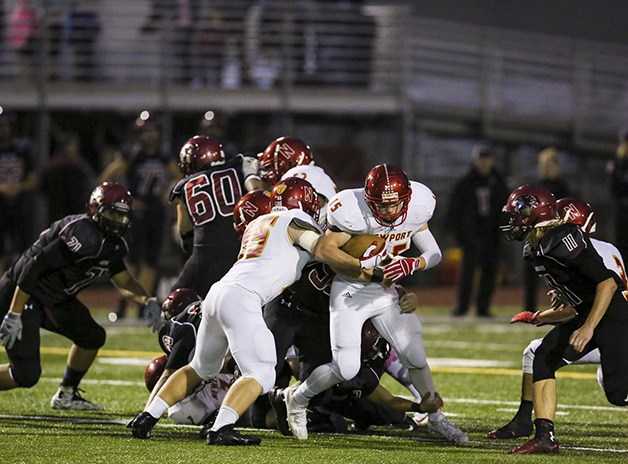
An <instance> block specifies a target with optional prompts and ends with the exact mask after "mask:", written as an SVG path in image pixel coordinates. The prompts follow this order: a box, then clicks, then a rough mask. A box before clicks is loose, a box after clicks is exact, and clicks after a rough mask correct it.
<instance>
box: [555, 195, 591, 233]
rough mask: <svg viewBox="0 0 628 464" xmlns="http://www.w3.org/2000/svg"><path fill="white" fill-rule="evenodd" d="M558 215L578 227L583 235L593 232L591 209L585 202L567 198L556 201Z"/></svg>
mask: <svg viewBox="0 0 628 464" xmlns="http://www.w3.org/2000/svg"><path fill="white" fill-rule="evenodd" d="M556 209H557V210H558V215H559V216H560V217H561V218H562V219H563V220H564V221H565V222H571V223H573V224H576V225H578V226H580V228H581V229H582V231H583V232H584V233H585V234H592V233H593V232H595V226H596V222H595V218H594V217H593V208H591V205H590V204H588V203H587V202H586V201H582V200H579V199H578V198H573V197H567V198H561V199H560V200H558V201H556Z"/></svg>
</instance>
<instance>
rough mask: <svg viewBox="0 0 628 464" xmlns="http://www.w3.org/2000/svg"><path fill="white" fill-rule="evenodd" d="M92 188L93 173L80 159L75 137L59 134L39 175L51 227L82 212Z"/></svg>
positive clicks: (68, 134) (77, 137)
mask: <svg viewBox="0 0 628 464" xmlns="http://www.w3.org/2000/svg"><path fill="white" fill-rule="evenodd" d="M95 186H96V172H95V171H94V169H93V168H92V167H91V166H90V165H89V163H87V162H86V161H85V159H84V158H83V157H82V156H81V142H80V138H79V136H78V134H76V133H67V134H62V135H61V137H59V140H58V141H57V148H56V149H55V151H54V154H53V156H52V158H51V159H50V160H49V161H48V163H47V164H46V165H45V166H44V167H43V169H42V172H41V185H40V188H41V191H42V193H43V194H44V197H45V200H46V205H47V208H48V222H49V223H52V222H54V221H57V220H59V219H61V218H63V217H65V216H69V215H71V214H80V213H82V212H83V211H84V210H85V198H87V197H88V196H89V193H90V192H91V191H92V189H93V188H94V187H95Z"/></svg>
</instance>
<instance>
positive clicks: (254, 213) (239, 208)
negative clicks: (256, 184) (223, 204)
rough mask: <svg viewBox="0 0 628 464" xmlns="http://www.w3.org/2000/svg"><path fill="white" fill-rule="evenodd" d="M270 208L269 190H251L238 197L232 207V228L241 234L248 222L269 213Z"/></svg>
mask: <svg viewBox="0 0 628 464" xmlns="http://www.w3.org/2000/svg"><path fill="white" fill-rule="evenodd" d="M271 209H272V203H271V201H270V192H267V191H265V190H253V191H252V192H249V193H247V194H246V195H244V196H243V197H242V198H240V199H239V200H238V202H237V203H236V204H235V206H234V207H233V228H234V229H235V230H236V231H237V232H238V233H240V234H243V233H244V229H246V226H248V225H249V222H251V221H252V220H253V219H255V218H257V217H259V216H261V215H263V214H268V213H270V210H271Z"/></svg>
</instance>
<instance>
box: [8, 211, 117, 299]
mask: <svg viewBox="0 0 628 464" xmlns="http://www.w3.org/2000/svg"><path fill="white" fill-rule="evenodd" d="M128 251H129V249H128V245H127V242H126V240H125V239H124V238H122V237H114V236H109V235H105V234H103V233H102V232H101V231H100V229H98V227H97V225H96V223H95V222H94V221H93V220H92V219H91V218H90V217H89V216H88V215H87V214H79V215H72V216H66V217H64V218H63V219H60V220H59V221H56V222H53V223H52V224H51V225H50V227H49V228H48V229H46V230H44V231H43V232H42V233H41V234H40V235H39V238H38V239H37V241H36V242H35V243H33V244H32V245H31V246H30V248H28V249H27V250H26V251H25V252H24V253H23V254H22V256H20V258H19V259H18V260H17V261H16V262H15V264H13V265H12V266H11V267H10V268H9V269H8V271H7V276H8V277H9V279H11V280H12V281H13V282H14V283H16V284H18V285H19V286H20V288H22V289H23V290H24V291H25V292H26V293H28V294H30V295H31V296H32V297H34V298H36V299H37V300H39V301H40V302H41V303H42V304H44V305H46V306H54V305H56V304H58V303H61V302H63V301H65V300H66V299H67V298H68V297H69V296H72V295H76V294H77V293H79V292H80V291H81V290H82V289H84V288H85V287H87V286H89V285H90V284H91V283H92V282H94V280H96V279H98V278H99V277H103V276H106V277H111V276H113V275H116V274H118V273H120V272H122V271H124V270H126V266H125V264H124V261H123V258H124V256H125V255H126V254H127V253H128Z"/></svg>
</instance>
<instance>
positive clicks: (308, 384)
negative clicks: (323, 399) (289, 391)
mask: <svg viewBox="0 0 628 464" xmlns="http://www.w3.org/2000/svg"><path fill="white" fill-rule="evenodd" d="M341 380H342V378H340V376H338V375H336V374H335V373H334V371H333V369H332V364H331V363H327V364H323V365H321V366H318V367H317V368H316V369H314V370H313V371H312V373H311V374H310V375H309V377H308V378H307V379H305V380H304V381H303V383H302V384H301V385H299V387H298V388H297V389H296V390H295V392H294V394H293V395H292V399H293V400H294V402H295V403H296V404H298V405H299V406H307V405H308V403H309V402H310V400H311V399H312V398H314V397H315V396H316V395H318V394H319V393H322V392H324V391H325V390H327V389H328V388H331V387H333V386H334V385H336V384H337V383H338V382H340V381H341Z"/></svg>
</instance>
